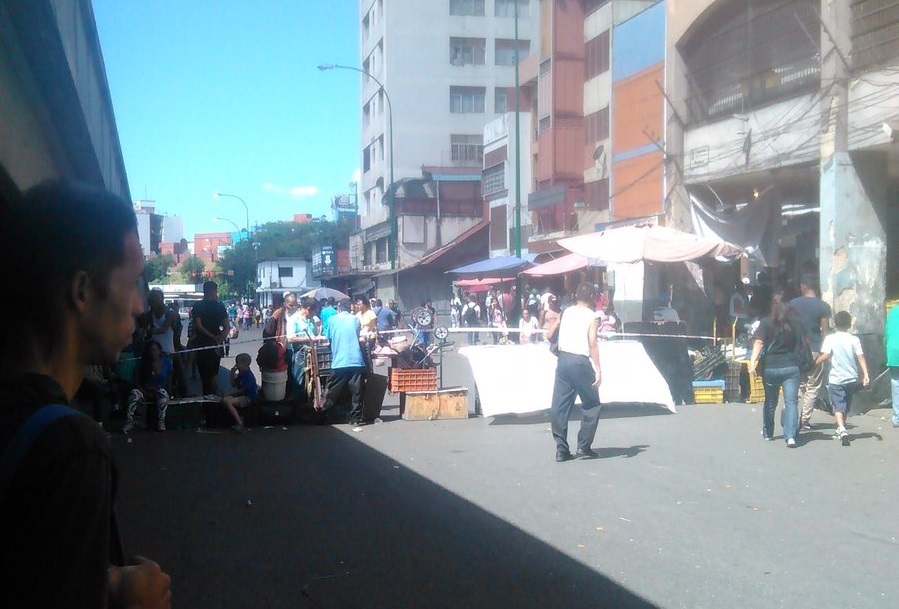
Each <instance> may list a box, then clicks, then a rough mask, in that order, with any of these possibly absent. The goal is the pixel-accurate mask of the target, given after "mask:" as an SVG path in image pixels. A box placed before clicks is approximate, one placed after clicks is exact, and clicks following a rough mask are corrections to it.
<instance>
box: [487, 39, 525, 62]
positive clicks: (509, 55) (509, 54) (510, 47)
mask: <svg viewBox="0 0 899 609" xmlns="http://www.w3.org/2000/svg"><path fill="white" fill-rule="evenodd" d="M530 52H531V41H530V40H519V41H518V61H519V62H521V60H522V59H524V58H525V57H527V56H528V55H529V54H530ZM493 63H495V64H496V65H498V66H514V65H515V41H514V40H507V39H503V38H497V39H496V44H495V46H494V55H493Z"/></svg>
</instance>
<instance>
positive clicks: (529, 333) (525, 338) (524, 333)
mask: <svg viewBox="0 0 899 609" xmlns="http://www.w3.org/2000/svg"><path fill="white" fill-rule="evenodd" d="M518 329H519V330H521V331H520V332H519V333H518V342H519V343H521V344H522V345H527V344H530V343H532V342H535V341H534V338H535V336H534V332H536V331H537V320H536V319H535V318H533V317H531V312H530V311H528V310H527V309H523V310H522V311H521V319H520V320H519V321H518Z"/></svg>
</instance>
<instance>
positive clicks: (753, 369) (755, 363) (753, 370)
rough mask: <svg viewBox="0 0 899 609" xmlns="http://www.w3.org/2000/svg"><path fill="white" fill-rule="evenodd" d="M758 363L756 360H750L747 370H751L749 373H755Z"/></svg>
mask: <svg viewBox="0 0 899 609" xmlns="http://www.w3.org/2000/svg"><path fill="white" fill-rule="evenodd" d="M757 364H758V362H756V360H753V359H751V360H749V365H747V366H746V368H747V370H749V374H755V367H756V365H757Z"/></svg>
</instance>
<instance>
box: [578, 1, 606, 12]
mask: <svg viewBox="0 0 899 609" xmlns="http://www.w3.org/2000/svg"><path fill="white" fill-rule="evenodd" d="M609 2H611V0H584V14H585V15H587V14H589V13H591V12H593V11H595V10H596V9H598V8H599V7H601V6H602V5H604V4H608V3H609Z"/></svg>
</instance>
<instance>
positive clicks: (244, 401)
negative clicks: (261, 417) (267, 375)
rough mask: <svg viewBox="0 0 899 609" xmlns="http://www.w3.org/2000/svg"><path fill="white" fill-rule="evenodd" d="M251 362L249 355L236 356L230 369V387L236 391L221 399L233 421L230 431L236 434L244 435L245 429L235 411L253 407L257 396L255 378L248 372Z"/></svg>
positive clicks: (239, 354) (241, 418)
mask: <svg viewBox="0 0 899 609" xmlns="http://www.w3.org/2000/svg"><path fill="white" fill-rule="evenodd" d="M252 362H253V359H252V358H251V357H250V354H249V353H238V354H237V357H236V358H234V367H233V368H231V386H232V387H234V388H235V389H236V391H235V392H234V393H232V394H230V395H226V396H225V397H223V398H222V405H224V407H225V408H227V409H228V412H229V413H230V414H231V418H232V419H234V425H232V426H231V429H233V430H234V431H236V432H238V433H244V432H245V431H246V428H245V427H244V425H243V417H241V416H240V414H238V412H237V409H238V408H246V407H247V406H252V405H254V404H255V403H256V398H257V396H258V394H259V386H258V385H257V384H256V377H255V376H254V375H253V371H252V370H250V364H251V363H252Z"/></svg>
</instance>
